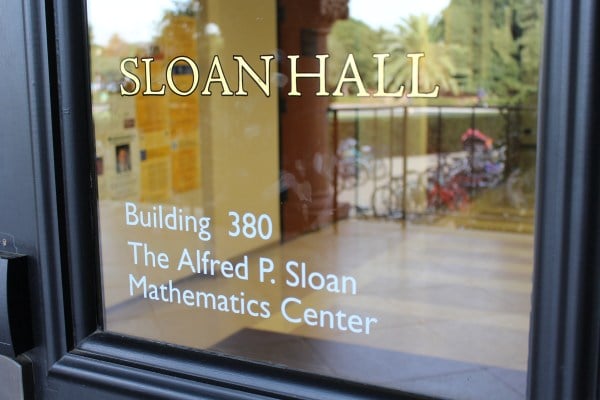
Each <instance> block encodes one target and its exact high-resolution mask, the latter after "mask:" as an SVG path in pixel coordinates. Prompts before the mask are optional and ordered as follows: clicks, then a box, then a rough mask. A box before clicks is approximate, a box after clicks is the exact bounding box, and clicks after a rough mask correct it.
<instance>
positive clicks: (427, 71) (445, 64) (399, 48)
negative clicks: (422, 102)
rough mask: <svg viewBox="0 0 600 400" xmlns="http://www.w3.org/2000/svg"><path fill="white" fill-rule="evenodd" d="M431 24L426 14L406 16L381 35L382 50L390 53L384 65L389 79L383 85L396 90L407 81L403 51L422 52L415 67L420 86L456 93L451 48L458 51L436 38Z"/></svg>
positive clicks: (407, 64)
mask: <svg viewBox="0 0 600 400" xmlns="http://www.w3.org/2000/svg"><path fill="white" fill-rule="evenodd" d="M435 36H436V35H435V32H434V27H432V26H431V25H430V23H429V20H428V18H427V16H426V15H421V16H414V15H413V16H410V17H408V18H406V19H404V20H403V21H402V23H401V24H399V25H397V31H396V32H387V33H386V34H385V35H384V41H383V46H384V52H386V53H389V54H391V56H392V57H391V58H390V60H389V61H388V64H387V71H389V76H390V79H388V82H387V86H388V87H389V88H390V89H391V90H394V89H397V88H398V87H399V86H400V85H402V84H407V83H408V82H410V80H411V75H412V69H411V68H412V66H411V63H410V62H409V61H408V60H407V58H406V54H407V53H425V58H424V59H422V60H421V63H420V69H419V78H420V85H421V87H422V88H424V89H428V88H432V87H433V86H434V85H440V87H441V88H442V90H443V91H446V92H451V93H453V94H456V93H458V83H457V81H456V79H455V78H454V74H455V66H454V63H453V61H452V57H451V56H450V54H451V53H450V52H451V51H458V49H456V46H450V45H447V44H445V43H444V42H442V41H436V40H434V39H435Z"/></svg>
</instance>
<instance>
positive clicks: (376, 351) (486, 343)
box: [103, 219, 533, 400]
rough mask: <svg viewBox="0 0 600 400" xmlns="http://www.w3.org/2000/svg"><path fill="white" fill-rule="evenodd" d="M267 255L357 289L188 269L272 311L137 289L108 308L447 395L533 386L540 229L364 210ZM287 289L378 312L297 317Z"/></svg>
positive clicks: (197, 341)
mask: <svg viewBox="0 0 600 400" xmlns="http://www.w3.org/2000/svg"><path fill="white" fill-rule="evenodd" d="M107 234H108V233H107V231H106V230H103V238H104V235H107ZM113 234H114V235H118V233H115V232H113ZM115 240H116V239H115ZM119 240H120V239H119ZM258 256H263V257H269V258H271V259H273V260H274V261H275V262H276V263H282V262H283V261H285V260H290V259H293V260H302V261H305V262H306V263H307V265H308V267H309V268H311V269H312V270H318V271H320V272H323V273H328V272H331V273H336V274H347V275H352V276H353V277H355V278H356V279H357V281H358V293H357V294H356V295H353V296H352V295H333V294H331V293H326V292H322V291H321V292H315V291H310V290H302V289H297V288H285V287H284V286H283V285H276V286H271V285H264V284H263V285H261V284H259V283H258V279H256V277H254V278H252V279H250V280H249V281H247V282H240V281H235V280H231V279H224V278H222V277H221V278H206V277H204V278H198V277H189V278H185V279H183V280H179V281H178V282H177V283H178V287H180V288H182V289H183V288H191V289H194V290H206V291H213V292H214V291H217V292H225V293H239V292H240V291H245V293H246V296H250V297H252V296H254V297H261V298H264V299H268V300H269V301H270V302H271V304H273V305H274V307H273V315H272V317H271V318H270V319H268V320H261V319H256V318H251V317H248V316H233V315H231V314H224V313H219V312H216V311H205V310H199V309H193V308H189V307H183V306H181V305H173V304H166V303H163V302H155V301H149V300H140V299H139V298H130V299H128V300H126V301H125V302H119V303H117V304H113V305H111V306H109V307H108V309H107V315H106V317H107V327H108V330H110V331H117V332H121V333H126V334H130V335H135V336H142V337H146V338H151V339H157V340H161V341H165V342H171V343H176V344H180V345H184V346H190V347H195V348H201V349H211V350H213V351H219V352H223V353H226V354H230V355H234V356H238V357H243V358H249V359H253V360H257V361H264V362H271V363H274V364H278V365H285V366H288V367H292V368H297V369H302V370H306V371H309V372H314V373H319V374H326V375H332V376H338V377H341V378H345V379H350V380H359V381H363V382H367V383H371V384H376V385H383V386H388V387H393V388H400V389H402V390H408V391H415V392H420V393H426V394H432V395H439V396H443V397H444V398H446V397H447V398H457V399H502V400H506V399H522V398H524V397H525V377H526V368H527V351H528V334H529V312H530V295H531V273H532V265H533V236H532V235H528V234H515V233H499V232H490V231H477V230H461V229H454V228H451V227H439V226H427V225H415V224H410V223H408V224H406V225H405V226H403V225H402V224H401V223H398V222H393V221H375V220H369V219H364V220H360V219H359V220H357V219H354V220H347V221H343V222H340V223H339V224H338V226H337V227H333V226H332V227H328V228H326V229H323V230H321V231H319V232H315V233H312V234H308V235H305V236H304V237H301V238H299V239H296V240H293V241H291V242H288V243H286V244H284V245H282V246H273V247H271V248H266V249H260V250H258V251H257V252H256V254H255V255H252V256H251V257H250V260H251V261H250V263H251V265H252V264H253V262H255V257H258ZM253 260H254V261H253ZM111 268H117V265H116V264H112V263H108V264H107V263H105V266H104V269H105V271H104V276H105V283H104V285H105V290H108V293H112V292H111V287H112V286H111V285H113V282H111V281H110V279H116V278H115V277H117V276H118V274H116V273H114V271H113V272H112V273H111ZM120 268H121V270H123V269H126V268H125V267H122V266H121V267H120ZM158 276H159V275H156V277H158ZM107 277H108V278H107ZM111 277H112V278H111ZM118 279H119V281H120V282H114V287H115V288H118V287H119V283H120V284H121V286H122V283H123V280H122V278H118ZM153 279H154V278H153ZM156 279H159V278H156ZM278 279H279V277H278ZM253 282H254V283H253ZM115 290H116V289H115ZM119 290H122V289H119ZM287 296H295V297H298V298H300V299H302V303H303V306H305V307H306V306H311V307H313V308H316V309H332V310H334V309H343V310H344V311H345V312H347V313H357V314H361V315H372V316H375V317H377V318H378V321H379V322H378V323H377V325H376V326H375V327H374V329H373V331H372V332H371V333H370V334H369V335H357V334H352V333H349V332H348V331H346V332H340V331H332V330H329V329H318V328H314V327H309V326H305V325H299V324H298V325H294V324H290V323H288V322H286V321H285V320H284V319H283V317H282V316H281V314H280V313H279V312H278V309H277V306H275V305H277V304H279V303H280V302H281V299H283V298H285V297H287Z"/></svg>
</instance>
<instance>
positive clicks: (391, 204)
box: [371, 185, 400, 217]
mask: <svg viewBox="0 0 600 400" xmlns="http://www.w3.org/2000/svg"><path fill="white" fill-rule="evenodd" d="M399 203H400V201H399V200H398V195H397V193H396V192H394V191H393V190H392V188H391V187H390V186H388V185H386V186H379V187H378V188H376V189H375V190H374V191H373V194H372V195H371V207H372V208H373V215H374V216H376V217H387V216H391V215H394V214H395V213H397V212H399V211H400V208H399Z"/></svg>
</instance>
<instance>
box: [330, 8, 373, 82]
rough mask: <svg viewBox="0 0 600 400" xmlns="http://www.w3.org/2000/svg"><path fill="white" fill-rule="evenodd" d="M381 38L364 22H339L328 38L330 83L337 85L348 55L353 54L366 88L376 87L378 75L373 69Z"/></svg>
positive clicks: (349, 20)
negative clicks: (374, 56)
mask: <svg viewBox="0 0 600 400" xmlns="http://www.w3.org/2000/svg"><path fill="white" fill-rule="evenodd" d="M380 36H381V35H380V34H378V33H377V32H375V31H373V30H372V29H371V28H370V27H369V26H368V25H367V24H365V23H364V22H361V21H357V20H355V19H348V20H343V21H337V22H336V23H335V25H334V26H333V28H332V30H331V33H330V34H329V36H328V38H327V48H328V50H329V54H330V55H331V58H330V60H328V70H327V71H328V78H329V81H330V83H331V84H334V85H335V83H336V82H337V80H338V79H339V77H340V74H341V72H342V68H343V66H344V63H345V61H346V57H347V55H348V54H353V55H354V60H355V61H356V66H357V67H358V70H359V72H360V74H361V78H362V79H363V83H364V84H365V86H366V87H368V88H374V87H376V86H377V75H376V70H375V68H374V67H373V66H374V65H375V59H374V58H373V54H374V53H377V48H378V47H379V41H380V39H379V38H380ZM351 89H354V87H351Z"/></svg>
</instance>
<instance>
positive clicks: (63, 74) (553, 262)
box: [0, 0, 600, 400]
mask: <svg viewBox="0 0 600 400" xmlns="http://www.w3.org/2000/svg"><path fill="white" fill-rule="evenodd" d="M5 3H8V4H5ZM82 3H83V2H81V1H80V2H62V1H59V0H47V1H46V2H45V3H43V2H27V1H22V2H4V3H2V4H1V5H0V15H3V16H4V18H3V23H2V27H1V28H0V31H5V32H4V33H5V34H6V35H7V37H5V38H3V43H2V44H1V45H0V46H2V48H3V49H7V51H6V52H3V53H4V54H9V55H15V57H21V56H22V61H21V62H18V61H15V60H12V59H8V58H0V69H1V70H2V71H3V72H4V74H3V79H9V80H10V81H8V82H4V83H0V85H2V89H3V90H1V91H0V106H1V107H2V110H3V114H2V115H0V126H1V127H2V133H1V134H0V135H1V136H2V138H3V144H2V146H1V147H0V161H2V159H8V163H2V164H0V166H5V165H9V166H10V170H9V172H10V173H7V172H6V171H3V169H2V168H0V184H1V185H2V187H3V188H7V187H10V186H11V185H12V186H15V187H14V190H5V189H2V190H3V195H2V196H0V221H1V222H2V225H1V226H0V228H1V229H2V230H3V231H6V232H9V233H14V234H15V236H16V237H17V240H16V244H17V245H18V246H19V247H20V250H21V251H22V252H24V253H26V254H28V255H29V263H30V265H29V267H30V271H31V272H30V282H31V285H32V292H33V293H39V295H38V296H34V298H33V299H32V301H33V306H34V309H33V313H32V318H33V324H34V329H35V338H34V340H35V343H36V347H35V348H34V349H33V350H31V351H29V352H28V353H27V356H28V357H29V358H31V359H32V360H33V362H34V369H35V381H36V394H37V396H38V398H48V399H64V398H88V399H106V398H107V397H110V398H115V399H121V398H122V399H128V398H139V397H147V398H168V399H192V398H194V399H195V398H219V399H224V398H229V399H250V398H253V399H256V398H280V399H282V398H283V399H292V398H293V399H297V398H311V399H334V398H335V399H340V398H346V399H351V398H356V399H359V398H360V399H384V398H392V397H393V398H407V399H409V398H414V399H416V398H424V397H420V396H417V395H409V394H400V393H398V392H395V391H389V390H385V389H381V388H377V387H371V386H365V385H361V384H359V383H349V382H346V381H341V380H336V379H331V378H325V377H320V376H316V375H310V374H305V373H299V372H293V371H289V370H282V369H278V368H275V367H270V366H266V365H262V364H257V363H251V362H247V361H241V360H236V359H233V358H228V357H222V356H217V355H214V354H209V353H204V352H198V351H194V350H191V349H184V348H180V347H175V346H166V345H164V344H160V343H153V342H149V341H142V340H135V339H131V338H128V337H124V336H120V335H116V334H109V333H103V332H101V330H100V327H101V326H102V320H101V316H102V312H101V304H102V302H101V300H100V297H101V290H100V279H99V272H98V270H99V268H98V265H99V261H98V260H99V255H98V254H99V252H98V233H97V232H98V230H97V210H96V198H97V196H96V193H95V190H96V189H95V184H94V182H95V176H94V172H93V171H94V168H95V167H94V161H95V160H94V159H93V154H94V152H93V146H94V143H93V139H92V137H93V135H91V134H90V132H91V131H92V129H93V125H92V123H91V110H90V100H89V99H90V91H89V87H90V85H89V77H88V71H89V68H88V67H89V60H88V54H89V52H88V48H87V38H86V35H85V34H84V32H86V29H87V24H86V17H85V15H86V14H85V9H84V6H83V4H82ZM7 17H8V18H7ZM545 21H546V24H545V25H546V33H545V47H544V63H543V64H544V68H543V74H542V78H541V86H542V92H541V96H540V102H539V106H540V113H539V115H540V123H539V131H540V132H541V135H540V143H539V145H538V154H539V157H538V160H539V161H538V164H539V168H538V191H537V193H538V204H537V220H536V228H537V236H536V245H535V250H536V262H535V279H534V293H533V296H532V297H533V312H532V328H531V339H530V365H529V382H528V389H529V396H528V397H529V398H530V399H540V400H541V399H543V400H552V399H586V398H598V385H597V382H598V358H599V338H600V327H599V326H600V324H599V321H600V298H599V297H600V290H599V289H600V280H599V279H598V278H600V276H599V274H600V271H599V267H600V254H599V250H598V248H597V247H598V246H597V244H598V243H600V212H599V210H598V208H599V205H600V193H599V188H600V157H598V155H597V154H595V153H594V152H597V151H598V150H599V149H600V139H599V136H598V135H596V134H595V130H594V128H595V127H597V126H599V124H598V123H599V122H600V121H599V119H600V117H599V116H598V115H599V113H598V112H597V111H596V107H597V106H598V105H599V104H598V103H599V101H598V100H597V99H596V98H595V97H594V94H595V93H597V90H598V89H599V86H600V85H599V82H600V81H599V78H598V77H597V76H595V75H594V73H595V70H597V69H598V67H599V66H600V59H599V57H598V49H600V42H599V40H600V33H599V31H598V30H599V29H600V15H599V8H598V6H597V5H596V2H595V0H580V1H576V0H548V1H547V5H546V12H545ZM19 65H20V66H21V67H22V68H24V70H23V71H21V70H19V73H14V74H12V73H13V71H15V68H17V67H18V66H19ZM21 72H23V73H21ZM11 74H12V75H11ZM15 91H17V92H18V94H19V95H20V94H21V93H26V94H27V96H24V97H21V96H17V93H15ZM23 99H25V100H23ZM11 104H13V105H14V104H16V107H17V111H16V112H15V113H16V115H11V113H10V112H8V113H7V111H6V110H8V108H7V107H8V106H10V105H11ZM5 143H9V145H8V146H6V145H5ZM5 146H6V147H5ZM4 193H9V194H8V195H5V194H4ZM15 215H23V217H21V218H16V217H15ZM90 282H92V283H93V286H91V285H90Z"/></svg>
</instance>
